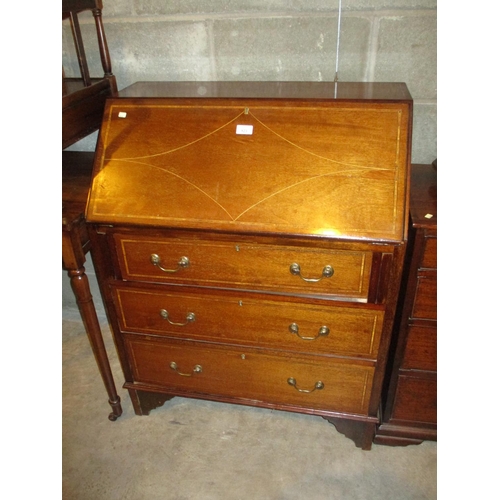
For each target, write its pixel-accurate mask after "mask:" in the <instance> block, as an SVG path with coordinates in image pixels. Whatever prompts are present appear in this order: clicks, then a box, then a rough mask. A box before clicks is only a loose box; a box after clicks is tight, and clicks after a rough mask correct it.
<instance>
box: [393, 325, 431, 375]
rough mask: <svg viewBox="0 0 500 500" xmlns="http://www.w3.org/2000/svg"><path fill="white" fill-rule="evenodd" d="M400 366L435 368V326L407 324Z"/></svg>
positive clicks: (415, 368)
mask: <svg viewBox="0 0 500 500" xmlns="http://www.w3.org/2000/svg"><path fill="white" fill-rule="evenodd" d="M401 368H406V369H408V370H429V371H436V370H437V329H436V328H435V327H426V326H414V325H410V326H408V338H407V341H406V349H405V356H404V359H403V364H402V365H401Z"/></svg>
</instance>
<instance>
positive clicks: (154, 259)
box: [149, 253, 189, 273]
mask: <svg viewBox="0 0 500 500" xmlns="http://www.w3.org/2000/svg"><path fill="white" fill-rule="evenodd" d="M149 260H150V262H151V264H153V266H156V267H157V268H158V269H160V270H161V271H163V272H164V273H176V272H177V271H179V270H181V269H185V268H186V267H189V259H188V258H187V257H181V258H180V259H179V261H178V262H177V268H176V269H166V268H164V267H163V266H162V264H161V259H160V256H159V255H158V254H156V253H152V254H151V256H150V257H149Z"/></svg>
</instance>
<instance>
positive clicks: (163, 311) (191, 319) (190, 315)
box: [160, 309, 196, 326]
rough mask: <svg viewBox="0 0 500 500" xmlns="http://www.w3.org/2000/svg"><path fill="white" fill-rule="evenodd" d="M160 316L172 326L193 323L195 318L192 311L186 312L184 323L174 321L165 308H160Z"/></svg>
mask: <svg viewBox="0 0 500 500" xmlns="http://www.w3.org/2000/svg"><path fill="white" fill-rule="evenodd" d="M160 316H161V317H162V318H163V319H166V320H167V321H168V322H169V323H170V324H171V325H174V326H186V325H187V324H189V323H193V322H194V321H195V320H196V315H195V314H194V313H187V315H186V321H185V322H184V323H175V322H174V321H172V320H171V319H170V318H169V317H168V311H167V310H166V309H160Z"/></svg>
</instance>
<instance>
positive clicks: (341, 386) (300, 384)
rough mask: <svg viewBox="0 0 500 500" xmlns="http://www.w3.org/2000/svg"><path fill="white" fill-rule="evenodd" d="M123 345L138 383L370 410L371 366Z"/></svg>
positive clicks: (179, 346)
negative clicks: (127, 352)
mask: <svg viewBox="0 0 500 500" xmlns="http://www.w3.org/2000/svg"><path fill="white" fill-rule="evenodd" d="M126 344H127V349H128V351H129V354H130V360H131V365H132V366H131V368H132V372H133V375H134V380H135V382H138V383H141V384H146V385H151V386H153V387H161V388H162V389H165V390H168V389H171V390H176V391H186V392H189V393H193V392H194V393H199V394H211V395H218V396H223V397H233V398H240V399H250V400H258V401H262V402H265V403H270V404H284V405H287V404H288V405H300V406H303V407H309V408H319V409H322V410H329V411H339V412H349V413H356V414H360V415H363V414H366V413H367V411H368V403H369V395H370V391H371V386H372V381H373V372H374V368H373V367H372V366H364V365H353V364H348V363H342V362H339V361H337V362H332V361H331V360H329V359H323V360H319V359H309V358H307V357H295V356H289V355H283V354H281V355H280V354H279V353H269V352H263V351H261V352H259V351H256V350H251V351H249V350H245V349H234V348H231V349H229V348H223V347H219V346H206V345H204V346H202V345H200V344H195V343H190V342H163V341H162V342H158V341H152V340H146V339H141V338H139V337H135V338H127V342H126ZM290 379H293V380H290Z"/></svg>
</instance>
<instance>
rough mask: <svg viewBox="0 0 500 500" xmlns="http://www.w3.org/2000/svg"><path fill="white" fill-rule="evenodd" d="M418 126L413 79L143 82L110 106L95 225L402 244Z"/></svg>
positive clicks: (97, 176) (95, 190)
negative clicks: (409, 85)
mask: <svg viewBox="0 0 500 500" xmlns="http://www.w3.org/2000/svg"><path fill="white" fill-rule="evenodd" d="M316 83H318V82H316ZM335 96H337V97H335ZM339 96H341V97H339ZM410 123H411V97H410V96H409V94H408V91H407V90H406V86H405V85H404V84H352V85H351V86H349V84H342V85H340V84H338V85H337V86H336V85H335V84H333V83H330V84H319V83H318V84H317V85H316V84H315V82H306V83H302V84H301V83H297V82H281V83H280V82H270V83H265V82H225V83H220V82H205V83H203V82H177V83H170V84H168V83H163V84H162V83H151V84H148V83H140V84H136V85H134V86H131V87H129V88H128V89H125V90H124V91H121V92H120V95H119V97H118V98H115V99H109V100H108V101H107V104H106V110H105V113H104V119H103V123H102V127H101V133H100V136H99V141H98V145H97V151H96V160H95V163H94V172H93V182H92V187H91V192H90V196H89V202H88V205H87V220H88V221H89V222H96V223H105V224H131V225H144V226H155V227H172V228H190V229H206V230H215V231H229V232H235V233H247V234H248V233H260V234H262V233H265V234H287V235H290V234H293V235H312V236H324V237H333V238H342V239H361V240H377V241H390V242H391V241H401V240H402V239H403V238H404V231H405V226H406V216H407V194H408V190H407V184H408V182H407V181H408V178H407V171H408V158H409V151H410V145H409V144H410V130H411V126H410Z"/></svg>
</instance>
